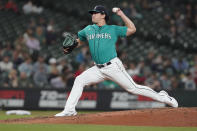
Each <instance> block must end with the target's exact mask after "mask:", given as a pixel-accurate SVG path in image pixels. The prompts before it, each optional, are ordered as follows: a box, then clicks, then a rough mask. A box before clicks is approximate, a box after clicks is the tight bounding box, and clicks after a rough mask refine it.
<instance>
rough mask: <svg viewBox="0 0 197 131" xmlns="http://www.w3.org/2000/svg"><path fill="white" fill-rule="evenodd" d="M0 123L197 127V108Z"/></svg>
mask: <svg viewBox="0 0 197 131" xmlns="http://www.w3.org/2000/svg"><path fill="white" fill-rule="evenodd" d="M0 123H24V124H36V123H39V124H41V123H43V124H44V123H45V124H49V123H52V124H99V125H128V126H193V127H197V108H176V109H175V108H162V109H144V110H129V111H115V112H104V113H95V114H81V115H77V116H72V117H53V116H49V117H36V118H23V119H14V120H2V121H0Z"/></svg>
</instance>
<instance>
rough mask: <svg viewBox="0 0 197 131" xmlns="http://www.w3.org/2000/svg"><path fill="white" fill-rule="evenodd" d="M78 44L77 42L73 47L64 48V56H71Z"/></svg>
mask: <svg viewBox="0 0 197 131" xmlns="http://www.w3.org/2000/svg"><path fill="white" fill-rule="evenodd" d="M77 45H78V42H77V41H76V40H75V41H74V43H73V45H71V46H63V51H64V54H70V53H71V52H72V51H73V49H74V48H75V47H77Z"/></svg>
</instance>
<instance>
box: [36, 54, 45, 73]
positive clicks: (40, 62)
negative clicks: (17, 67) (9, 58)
mask: <svg viewBox="0 0 197 131" xmlns="http://www.w3.org/2000/svg"><path fill="white" fill-rule="evenodd" d="M41 66H42V68H43V69H42V70H43V71H44V72H45V73H48V65H47V64H46V63H45V58H44V56H43V55H39V56H38V59H37V61H36V62H35V63H34V64H33V72H34V73H35V72H36V71H38V70H39V69H40V67H41Z"/></svg>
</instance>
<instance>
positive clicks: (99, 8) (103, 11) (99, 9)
mask: <svg viewBox="0 0 197 131" xmlns="http://www.w3.org/2000/svg"><path fill="white" fill-rule="evenodd" d="M88 12H89V13H90V14H93V13H101V14H105V15H106V17H105V20H109V15H108V12H107V10H106V8H105V7H104V6H102V5H96V6H95V7H94V9H93V10H89V11H88Z"/></svg>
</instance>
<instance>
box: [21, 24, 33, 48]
mask: <svg viewBox="0 0 197 131" xmlns="http://www.w3.org/2000/svg"><path fill="white" fill-rule="evenodd" d="M33 28H34V27H31V28H27V30H26V32H25V33H24V34H23V38H24V43H25V44H26V42H27V40H29V36H30V35H33V33H34V32H33Z"/></svg>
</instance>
